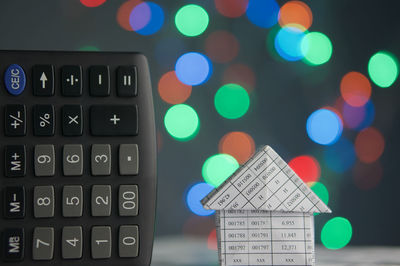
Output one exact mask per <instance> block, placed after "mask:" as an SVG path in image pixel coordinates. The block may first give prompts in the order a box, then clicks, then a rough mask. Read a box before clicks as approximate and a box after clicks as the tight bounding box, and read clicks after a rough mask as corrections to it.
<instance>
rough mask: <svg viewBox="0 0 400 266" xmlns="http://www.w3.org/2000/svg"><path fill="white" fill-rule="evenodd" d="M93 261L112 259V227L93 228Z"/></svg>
mask: <svg viewBox="0 0 400 266" xmlns="http://www.w3.org/2000/svg"><path fill="white" fill-rule="evenodd" d="M91 238H92V239H91V241H90V242H91V249H92V258H93V259H107V258H110V257H111V227H110V226H93V227H92V236H91Z"/></svg>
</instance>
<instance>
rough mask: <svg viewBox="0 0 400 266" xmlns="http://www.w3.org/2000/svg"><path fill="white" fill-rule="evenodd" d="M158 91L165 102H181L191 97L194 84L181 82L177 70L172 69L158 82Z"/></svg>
mask: <svg viewBox="0 0 400 266" xmlns="http://www.w3.org/2000/svg"><path fill="white" fill-rule="evenodd" d="M158 93H159V94H160V97H161V99H163V100H164V101H165V102H167V103H170V104H179V103H183V102H185V101H186V100H187V99H188V98H189V96H190V94H191V93H192V86H189V85H186V84H183V83H182V82H180V81H179V79H178V78H177V77H176V75H175V71H170V72H167V73H165V74H164V75H163V76H162V77H161V79H160V81H159V82H158Z"/></svg>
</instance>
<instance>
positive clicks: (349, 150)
mask: <svg viewBox="0 0 400 266" xmlns="http://www.w3.org/2000/svg"><path fill="white" fill-rule="evenodd" d="M324 161H325V164H326V166H327V167H328V168H329V169H330V170H332V171H334V172H335V173H344V172H345V171H347V170H348V169H350V168H351V167H352V166H353V165H354V163H355V161H356V152H355V150H354V145H353V143H351V142H350V141H349V140H347V139H345V138H344V137H342V138H341V139H340V140H339V141H338V142H336V143H335V144H333V145H332V146H328V147H327V148H326V149H325V150H324Z"/></svg>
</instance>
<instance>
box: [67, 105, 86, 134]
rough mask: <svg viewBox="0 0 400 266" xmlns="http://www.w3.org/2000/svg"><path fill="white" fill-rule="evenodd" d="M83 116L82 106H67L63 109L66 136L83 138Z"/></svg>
mask: <svg viewBox="0 0 400 266" xmlns="http://www.w3.org/2000/svg"><path fill="white" fill-rule="evenodd" d="M82 114H83V110H82V106H81V105H65V106H64V107H63V108H62V132H63V135H64V136H82V133H83V115H82Z"/></svg>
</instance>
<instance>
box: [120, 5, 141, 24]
mask: <svg viewBox="0 0 400 266" xmlns="http://www.w3.org/2000/svg"><path fill="white" fill-rule="evenodd" d="M140 3H142V1H141V0H129V1H126V2H125V3H123V4H122V5H121V6H120V7H119V9H118V11H117V22H118V24H119V25H120V26H121V28H123V29H124V30H127V31H133V29H132V26H131V24H130V23H129V16H130V15H131V12H132V10H133V9H134V8H135V7H136V6H137V5H138V4H140Z"/></svg>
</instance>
